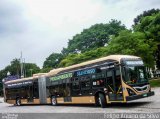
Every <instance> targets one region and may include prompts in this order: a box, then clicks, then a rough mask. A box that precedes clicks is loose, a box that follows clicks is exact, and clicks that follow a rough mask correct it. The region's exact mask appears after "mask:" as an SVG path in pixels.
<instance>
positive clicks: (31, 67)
mask: <svg viewBox="0 0 160 119" xmlns="http://www.w3.org/2000/svg"><path fill="white" fill-rule="evenodd" d="M24 66H25V76H26V77H29V76H32V74H36V73H39V72H40V68H39V67H38V66H37V65H36V64H34V63H25V65H24Z"/></svg>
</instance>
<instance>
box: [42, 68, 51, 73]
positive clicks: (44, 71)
mask: <svg viewBox="0 0 160 119" xmlns="http://www.w3.org/2000/svg"><path fill="white" fill-rule="evenodd" d="M52 69H53V68H42V69H41V70H40V73H48V72H49V71H50V70H52Z"/></svg>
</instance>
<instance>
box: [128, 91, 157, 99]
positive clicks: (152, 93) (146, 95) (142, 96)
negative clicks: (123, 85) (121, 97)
mask: <svg viewBox="0 0 160 119" xmlns="http://www.w3.org/2000/svg"><path fill="white" fill-rule="evenodd" d="M153 95H154V92H153V91H152V92H148V93H144V94H141V95H133V96H127V97H126V101H131V100H136V99H141V98H145V97H150V96H153Z"/></svg>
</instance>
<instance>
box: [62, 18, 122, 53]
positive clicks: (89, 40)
mask: <svg viewBox="0 0 160 119" xmlns="http://www.w3.org/2000/svg"><path fill="white" fill-rule="evenodd" d="M124 29H125V26H124V25H122V24H121V22H120V21H117V20H111V21H110V22H109V23H108V24H102V23H101V24H95V25H93V26H91V27H90V28H89V29H84V30H83V32H81V33H80V34H76V35H75V36H74V37H73V39H70V40H69V42H68V47H67V48H64V49H63V50H62V53H63V54H64V55H67V54H73V53H81V52H82V53H83V52H86V51H89V50H93V49H96V48H99V47H103V46H105V45H106V43H107V42H108V41H109V39H110V36H112V35H115V36H118V33H119V31H121V30H124Z"/></svg>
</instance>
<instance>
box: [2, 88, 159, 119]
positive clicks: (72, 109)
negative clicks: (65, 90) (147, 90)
mask: <svg viewBox="0 0 160 119" xmlns="http://www.w3.org/2000/svg"><path fill="white" fill-rule="evenodd" d="M152 90H153V91H155V95H154V96H152V97H147V98H143V99H139V100H136V101H132V102H129V103H127V104H110V105H108V106H107V107H106V108H100V107H95V106H94V105H60V106H56V107H55V106H51V105H24V106H14V105H11V104H7V103H4V102H3V99H2V98H0V113H2V114H4V113H26V114H28V113H36V114H43V115H44V113H45V114H46V113H47V114H48V113H50V114H53V113H61V114H59V115H61V116H63V115H64V114H68V113H72V114H77V113H79V114H82V113H83V115H84V114H85V113H86V114H87V113H90V114H97V113H99V114H101V113H103V114H104V113H160V88H154V89H152ZM2 116H3V115H2ZM48 116H49V115H48ZM42 117H43V116H42ZM4 119H6V118H4Z"/></svg>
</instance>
